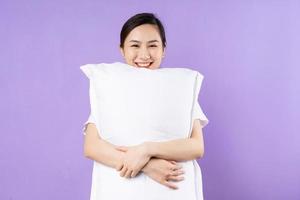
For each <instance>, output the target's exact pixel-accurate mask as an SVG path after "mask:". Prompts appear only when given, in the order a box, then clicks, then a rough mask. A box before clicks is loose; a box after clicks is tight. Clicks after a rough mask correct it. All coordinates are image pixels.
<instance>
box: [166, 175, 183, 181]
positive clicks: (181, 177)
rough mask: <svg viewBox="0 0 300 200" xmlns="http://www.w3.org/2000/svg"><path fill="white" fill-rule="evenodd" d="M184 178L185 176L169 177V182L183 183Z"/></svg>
mask: <svg viewBox="0 0 300 200" xmlns="http://www.w3.org/2000/svg"><path fill="white" fill-rule="evenodd" d="M183 180H184V177H183V176H169V177H168V181H176V182H178V181H183Z"/></svg>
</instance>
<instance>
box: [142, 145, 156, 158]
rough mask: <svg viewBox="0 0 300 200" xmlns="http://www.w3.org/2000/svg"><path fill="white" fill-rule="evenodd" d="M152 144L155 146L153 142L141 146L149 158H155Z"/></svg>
mask: <svg viewBox="0 0 300 200" xmlns="http://www.w3.org/2000/svg"><path fill="white" fill-rule="evenodd" d="M154 144H155V142H144V143H143V145H144V146H145V148H146V154H147V156H149V157H154V156H155V151H154V148H155V147H154Z"/></svg>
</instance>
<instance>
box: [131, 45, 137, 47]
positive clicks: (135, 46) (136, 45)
mask: <svg viewBox="0 0 300 200" xmlns="http://www.w3.org/2000/svg"><path fill="white" fill-rule="evenodd" d="M131 47H139V45H137V44H133V45H131Z"/></svg>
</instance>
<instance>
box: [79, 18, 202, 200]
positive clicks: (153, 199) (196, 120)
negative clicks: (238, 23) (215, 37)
mask: <svg viewBox="0 0 300 200" xmlns="http://www.w3.org/2000/svg"><path fill="white" fill-rule="evenodd" d="M165 48H166V37H165V31H164V27H163V25H162V23H161V22H160V20H159V19H158V18H157V17H156V16H155V15H154V14H152V13H140V14H137V15H135V16H133V17H131V18H130V19H128V20H127V21H126V23H125V24H124V25H123V27H122V30H121V34H120V51H121V54H122V55H123V57H124V59H125V61H126V65H124V64H120V63H115V64H112V65H94V66H91V65H86V66H83V67H82V69H83V70H84V71H85V73H86V74H87V75H88V76H90V77H92V75H91V74H93V73H91V71H93V70H95V71H97V70H100V72H101V70H104V72H105V74H106V75H108V74H110V75H111V78H110V79H105V80H113V81H112V82H109V83H107V82H101V81H105V80H104V79H103V78H101V77H102V76H99V77H100V78H97V80H93V81H92V82H91V83H96V82H97V81H100V82H97V84H96V86H95V88H96V87H98V86H101V87H100V88H102V89H103V88H105V87H110V86H111V87H113V85H118V87H116V88H113V89H112V88H109V89H107V90H104V91H118V89H120V87H121V86H122V87H123V88H126V89H127V90H126V92H125V93H124V95H123V96H122V98H123V99H122V98H120V96H113V97H111V98H110V99H109V100H107V99H108V98H109V95H111V92H109V93H105V94H102V93H100V94H97V95H95V94H94V95H92V96H94V97H95V96H98V97H101V99H97V100H94V101H93V102H98V103H99V102H101V104H99V106H94V108H95V107H96V108H100V107H101V108H102V110H100V111H101V112H100V111H99V112H94V114H95V113H98V114H99V113H101V116H104V113H109V114H108V116H113V117H112V118H110V120H108V121H109V124H112V127H113V130H115V129H116V128H115V127H119V128H120V131H117V134H115V135H116V138H117V140H111V139H112V138H113V137H112V135H113V134H112V132H113V131H106V130H107V129H105V128H103V127H105V126H104V124H105V123H104V122H103V121H102V122H103V123H102V124H101V122H98V123H97V119H99V116H98V118H97V115H95V116H94V115H93V114H92V112H91V115H90V117H89V119H88V121H87V122H86V123H85V127H84V132H85V142H84V155H85V156H86V157H87V158H90V159H92V160H94V161H96V162H94V163H95V164H94V170H93V183H92V190H91V198H90V199H91V200H98V199H99V200H100V199H101V200H115V199H120V198H122V199H124V200H129V199H130V200H131V199H145V200H163V199H169V198H170V199H173V200H181V199H189V200H202V199H203V195H202V177H201V170H200V168H199V166H198V164H197V162H196V159H197V158H201V157H202V156H203V154H204V141H203V135H202V134H203V133H202V128H203V127H204V126H205V125H206V124H207V123H208V119H207V118H206V116H205V115H204V113H203V112H202V110H201V107H200V105H199V104H198V101H197V99H198V93H199V90H200V87H201V82H202V79H203V77H202V75H200V73H196V74H197V75H196V76H194V75H195V73H194V72H195V71H192V70H187V69H168V68H165V69H159V68H160V65H161V62H162V58H163V57H164V54H165ZM105 66H106V67H107V68H106V67H105ZM112 66H113V67H112ZM144 68H146V69H144ZM118 69H120V71H118ZM121 69H122V70H121ZM148 69H151V70H148ZM114 70H116V71H114ZM123 70H124V74H122V76H119V74H118V72H119V73H121V72H123ZM100 72H98V75H99V74H100V75H101V73H100ZM128 72H131V73H128ZM156 72H157V73H156ZM116 73H117V76H116V77H117V78H116V79H113V78H112V77H113V75H116ZM95 74H97V73H95ZM187 74H189V76H186V75H187ZM174 75H176V77H175V76H174ZM136 77H142V78H143V80H144V81H143V83H141V82H135V80H139V79H137V78H136ZM150 77H151V78H150ZM159 77H161V78H159ZM183 77H189V78H187V79H183ZM95 79H96V78H95ZM147 80H148V82H147ZM183 80H184V81H183ZM149 81H150V82H149ZM118 83H119V84H118ZM121 83H122V84H121ZM188 83H191V84H188ZM126 84H127V85H126ZM128 84H129V85H128ZM143 84H144V85H143ZM185 84H188V85H185ZM162 85H164V86H169V87H168V88H166V89H165V90H163V89H162V90H160V91H163V92H162V93H163V94H162V93H160V92H159V93H156V92H157V90H156V88H160V87H161V86H162ZM183 85H185V86H183ZM119 86H120V87H119ZM136 86H139V87H140V88H142V91H145V93H144V94H143V95H137V96H134V97H131V98H132V99H130V98H129V97H128V98H129V99H130V100H128V101H127V102H126V101H125V100H124V99H126V98H125V97H124V96H125V95H128V94H135V93H134V92H135V91H137V90H138V89H137V88H135V87H136ZM91 88H92V87H91ZM145 88H148V89H152V90H151V91H153V92H154V93H151V92H150V90H145ZM162 88H164V87H162ZM132 91H134V92H132ZM142 91H140V93H141V92H142ZM180 91H181V92H180ZM194 91H195V93H194ZM172 92H175V93H176V95H173V96H172V95H171V94H172ZM114 94H119V93H118V92H115V93H114ZM195 94H196V95H195ZM129 96H130V95H129ZM148 96H149V97H150V98H146V99H145V97H148ZM104 97H105V98H104ZM138 97H141V98H138ZM155 97H161V98H162V99H160V100H159V101H158V102H160V103H162V105H163V106H162V107H159V109H158V108H157V107H158V106H154V107H151V106H148V112H147V108H143V107H144V104H143V103H145V101H146V100H149V101H148V103H147V102H146V103H145V105H150V104H151V103H152V100H153V98H155ZM179 97H183V99H189V97H190V99H189V100H187V101H185V102H184V103H178V102H180V101H179V99H180V98H179ZM119 99H122V100H121V103H120V102H119V103H116V104H115V105H121V107H120V109H118V110H117V111H115V112H114V111H112V110H113V109H111V108H110V106H111V105H110V104H112V103H111V102H113V101H114V100H119ZM167 99H169V101H168V102H165V101H166V100H167ZM175 99H176V101H174V100H175ZM191 99H192V100H191ZM102 101H103V102H102ZM105 102H106V103H108V104H105ZM124 102H126V103H124ZM133 102H134V103H133ZM163 102H164V103H163ZM187 102H190V103H187ZM192 102H193V103H192ZM142 104H143V105H142ZM115 105H114V107H113V108H115ZM124 105H126V106H125V107H126V108H123V107H124ZM130 105H131V106H130ZM139 105H142V106H139ZM159 105H160V104H159ZM171 105H173V107H172V106H171ZM189 105H193V106H192V107H189ZM179 107H184V108H185V107H187V108H188V109H186V111H187V112H186V113H187V114H186V115H184V114H182V113H180V114H178V113H177V114H174V112H173V113H171V110H172V111H174V110H176V109H178V108H179ZM104 108H109V109H108V110H107V112H103V109H104ZM127 108H128V109H127ZM141 108H142V109H141ZM149 108H150V109H149ZM167 108H169V110H168V109H167ZM155 109H158V110H157V111H155ZM121 110H125V111H126V112H125V114H124V115H121ZM134 110H138V111H137V113H138V114H137V113H134ZM160 110H161V111H164V110H168V111H167V113H171V114H170V116H168V117H165V118H163V116H164V115H163V114H160V113H158V111H160ZM183 110H185V109H183ZM191 111H192V112H191ZM145 113H148V114H145ZM149 113H150V114H151V113H152V114H153V113H154V114H153V115H152V116H151V115H150V114H149ZM157 113H158V114H157ZM114 114H117V115H114ZM118 116H119V117H120V116H121V117H120V118H118ZM134 116H139V118H137V119H134V120H132V121H134V122H136V121H139V123H138V124H136V123H133V125H132V124H131V123H124V122H126V118H130V117H131V118H132V117H134ZM142 116H145V117H146V118H144V119H142ZM174 116H180V117H179V118H178V117H174ZM190 117H192V118H190ZM156 118H158V120H157V124H156V125H155V126H154V125H153V124H151V123H150V124H151V125H148V126H149V127H150V128H149V127H148V126H147V128H146V129H145V130H151V131H155V130H156V129H157V128H155V127H165V126H167V125H168V124H169V125H170V126H167V127H171V128H170V129H171V130H172V131H168V130H169V129H163V128H162V131H161V132H160V131H158V130H156V131H158V132H159V134H153V132H151V134H150V136H149V137H148V136H147V133H146V131H145V130H144V129H141V128H140V129H139V128H138V127H142V125H143V124H144V123H145V122H147V121H154V120H155V119H156ZM175 118H176V119H178V120H179V121H176V120H175ZM118 119H119V120H118ZM174 120H175V121H174ZM186 120H187V121H188V122H193V123H191V124H190V123H185V124H186V125H187V127H188V128H189V129H190V128H191V129H192V130H191V129H190V130H191V131H190V132H189V133H190V134H189V136H188V137H185V134H186V131H178V134H176V133H175V132H176V131H174V130H175V127H176V125H179V124H182V123H183V124H184V122H186ZM129 121H130V120H129ZM122 123H124V124H122ZM161 123H163V124H162V125H161ZM96 124H101V125H102V128H103V129H102V128H101V127H99V126H98V128H100V129H101V130H100V129H98V128H97V126H96ZM130 124H131V125H132V126H133V129H132V130H130V131H128V134H120V133H124V130H126V127H127V126H129V127H130ZM154 124H155V123H154ZM146 125H147V123H146ZM153 127H154V128H153ZM148 128H149V129H148ZM154 129H155V130H154ZM159 129H161V128H159ZM136 130H141V131H138V134H136V135H134V136H135V137H133V136H132V134H133V133H135V131H136ZM105 133H107V134H108V135H109V136H107V134H105ZM156 133H157V132H156ZM168 133H169V134H168ZM170 133H172V134H170ZM182 134H183V135H184V136H183V135H182ZM156 135H158V136H161V137H162V138H163V140H156V139H155V140H153V137H155V136H156ZM173 136H180V137H173ZM147 138H148V139H147ZM160 139H161V138H160ZM166 139H167V140H166ZM127 140H129V141H130V142H131V140H134V141H135V140H136V141H138V142H137V143H135V144H137V145H133V146H119V145H117V144H122V145H126V142H125V141H127ZM116 141H121V142H116ZM124 143H125V144H124ZM127 145H128V144H127ZM129 145H130V144H129ZM112 169H115V170H116V171H115V170H112ZM183 174H184V175H183ZM123 178H126V179H125V180H124V179H123ZM107 180H109V181H107Z"/></svg>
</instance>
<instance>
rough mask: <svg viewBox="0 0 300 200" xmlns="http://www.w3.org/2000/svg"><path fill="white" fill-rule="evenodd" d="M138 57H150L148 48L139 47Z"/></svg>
mask: <svg viewBox="0 0 300 200" xmlns="http://www.w3.org/2000/svg"><path fill="white" fill-rule="evenodd" d="M139 57H140V58H141V59H145V60H146V59H149V58H150V53H149V51H148V49H141V51H140V55H139Z"/></svg>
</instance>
